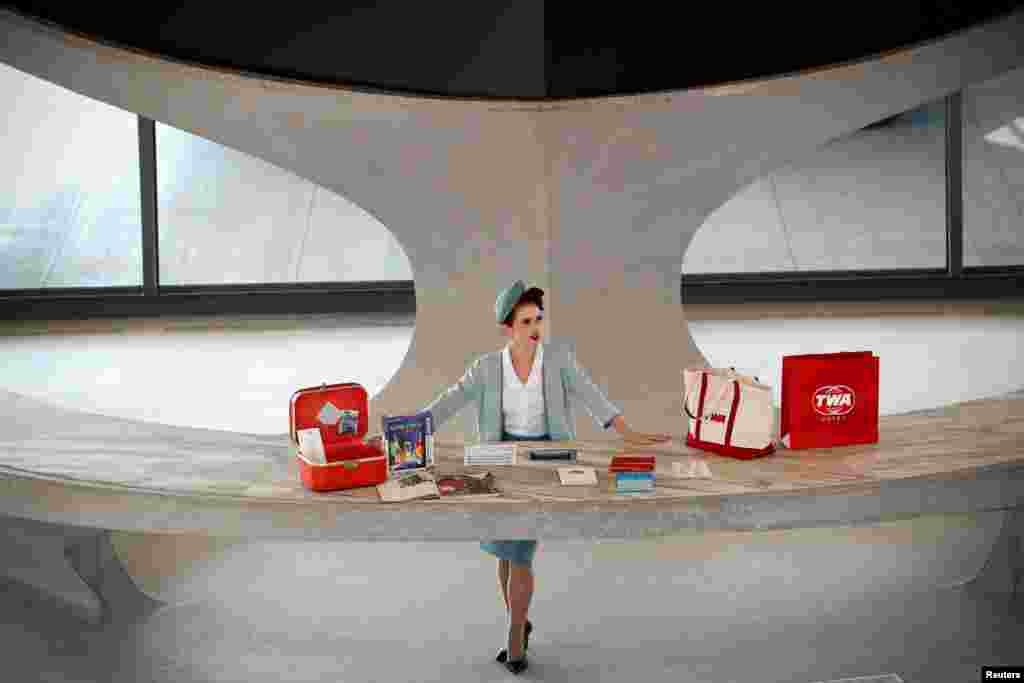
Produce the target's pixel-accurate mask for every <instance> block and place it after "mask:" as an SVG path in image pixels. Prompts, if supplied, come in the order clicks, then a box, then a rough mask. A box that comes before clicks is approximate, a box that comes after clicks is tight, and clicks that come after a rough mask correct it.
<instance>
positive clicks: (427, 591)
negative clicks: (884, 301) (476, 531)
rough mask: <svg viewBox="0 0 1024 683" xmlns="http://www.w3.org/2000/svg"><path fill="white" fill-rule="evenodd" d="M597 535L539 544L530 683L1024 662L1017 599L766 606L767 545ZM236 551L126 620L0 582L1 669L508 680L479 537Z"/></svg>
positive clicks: (961, 675)
mask: <svg viewBox="0 0 1024 683" xmlns="http://www.w3.org/2000/svg"><path fill="white" fill-rule="evenodd" d="M594 547H595V546H587V545H568V544H562V545H555V544H546V545H544V546H542V549H541V550H540V551H539V553H538V557H537V565H536V571H537V576H538V580H537V592H536V595H535V600H534V606H533V609H532V610H531V620H532V621H533V622H534V624H535V631H534V634H533V637H532V638H531V642H530V662H531V668H530V669H529V670H528V671H527V672H526V674H524V678H526V679H527V680H544V681H644V683H648V682H650V683H657V682H659V681H665V682H669V681H671V682H672V683H691V682H694V683H696V682H698V681H699V682H702V683H725V682H730V681H735V682H737V683H740V682H743V683H775V682H778V683H782V682H787V683H790V682H792V683H812V682H817V681H826V680H834V679H838V678H852V677H859V676H869V675H880V674H896V675H897V676H898V677H899V679H890V681H891V680H902V681H906V682H907V683H933V682H950V683H953V682H967V681H976V680H978V674H979V671H980V668H981V666H983V665H1014V664H1020V663H1021V661H1022V660H1021V656H1020V654H1019V652H1020V643H1021V642H1024V639H1022V637H1024V623H1022V622H1024V619H1022V616H1021V615H1022V610H1021V609H1020V608H1019V606H1018V609H1017V611H1016V613H1015V614H1014V612H1012V611H1011V606H1012V605H1011V603H1010V602H1008V600H1007V599H1006V598H1005V597H1003V598H986V597H972V596H971V595H969V594H968V592H967V591H965V590H964V589H962V588H946V589H929V590H923V591H914V590H912V589H911V588H910V587H909V586H908V585H905V584H902V585H901V584H892V585H888V586H884V587H882V588H880V589H879V588H875V589H871V590H865V586H864V585H863V584H861V585H856V584H858V581H857V580H856V579H853V580H852V581H851V582H848V583H847V585H848V586H849V585H851V584H853V590H852V591H850V592H848V593H844V591H843V590H834V589H826V584H827V579H825V578H823V577H820V576H809V575H804V576H802V577H801V578H800V579H799V581H800V582H801V584H802V588H801V589H800V591H799V594H800V596H801V597H800V599H792V596H791V597H790V598H789V599H786V600H781V599H764V600H762V599H758V598H757V597H756V593H757V591H756V588H757V584H758V583H761V580H759V578H758V577H759V576H765V577H766V578H767V580H768V583H770V584H774V583H777V582H778V580H779V577H776V576H772V575H771V574H770V572H771V570H772V569H777V568H778V566H779V563H778V562H773V559H772V557H773V556H772V554H771V553H768V552H761V553H758V552H756V551H754V552H752V553H750V554H747V555H745V556H744V557H743V558H732V559H722V560H710V561H707V562H705V563H703V564H702V565H701V567H700V568H699V569H697V574H698V576H695V575H694V574H693V568H692V567H690V568H683V567H680V566H679V565H677V564H676V563H672V562H651V561H649V560H643V559H636V560H630V559H624V558H614V557H609V556H601V554H600V553H598V552H594V550H593V549H594ZM773 552H776V553H777V551H773ZM354 553H358V555H354ZM242 554H243V555H245V557H246V559H248V560H249V561H259V562H261V563H263V566H264V573H263V574H262V575H261V576H260V577H259V578H258V579H256V580H254V581H253V582H251V583H249V584H247V585H244V586H239V585H236V586H235V587H234V588H233V589H231V590H228V591H226V592H225V593H224V594H222V595H221V596H220V598H219V599H214V600H204V601H196V602H185V603H184V604H182V605H180V606H177V607H174V608H167V609H165V610H163V611H160V612H157V613H155V614H153V615H151V616H150V617H149V618H148V619H146V620H145V621H142V622H141V623H137V624H128V625H122V626H107V627H85V628H82V627H81V626H80V625H79V624H77V623H75V622H73V621H72V620H71V619H70V617H68V615H67V613H66V612H63V611H61V610H60V609H58V608H56V607H55V606H54V605H52V604H49V603H47V602H46V600H44V599H41V598H39V597H37V596H35V594H33V593H32V592H31V591H29V590H27V589H22V588H19V587H16V586H13V585H11V584H7V585H3V586H2V587H0V642H3V643H4V651H5V652H6V653H7V656H6V657H5V668H6V670H7V673H6V674H5V676H4V680H8V681H12V682H18V683H20V682H21V681H26V682H27V681H60V682H65V681H67V682H75V683H78V682H82V683H85V682H89V683H92V682H94V681H95V682H97V683H98V682H101V681H102V682H104V683H106V682H108V681H109V682H111V683H115V682H117V683H120V682H122V681H123V682H125V683H127V682H131V683H135V682H136V681H153V682H154V683H156V682H160V683H162V682H164V681H166V682H168V683H170V682H174V683H181V682H184V681H203V682H207V681H210V682H213V681H216V682H221V681H248V682H251V683H262V682H267V683H270V682H273V683H279V682H281V681H289V682H291V681H295V682H299V681H302V682H307V681H308V682H312V681H414V680H415V681H420V680H422V681H441V680H443V681H446V682H448V683H458V682H460V681H467V682H468V681H481V680H484V681H488V680H494V681H498V680H515V678H514V677H513V676H512V675H511V674H509V673H507V672H506V671H505V670H504V669H503V668H500V667H499V666H498V665H497V664H496V663H495V662H494V661H493V659H492V658H493V655H494V652H496V651H497V649H498V648H499V647H500V646H501V642H502V637H503V628H504V620H503V610H502V607H501V604H500V598H499V597H498V594H497V587H496V585H495V579H494V571H493V562H492V561H491V560H490V558H489V557H485V556H483V554H482V553H481V552H480V551H479V549H478V548H476V546H475V545H474V544H447V543H446V544H441V543H438V544H405V545H394V544H370V545H349V546H341V545H338V544H323V545H319V546H314V545H310V544H306V545H303V546H294V545H288V544H272V545H266V546H261V547H260V548H257V549H248V550H245V551H243V553H242ZM346 556H347V557H346ZM241 560H242V557H235V558H234V559H233V560H232V561H241ZM742 562H745V563H746V577H747V578H746V581H745V582H743V581H742V580H741V581H739V582H737V580H736V577H735V576H733V577H731V578H730V577H729V576H728V575H729V574H735V573H736V571H737V569H738V568H739V567H740V563H742ZM346 565H347V566H346ZM730 567H731V569H730ZM794 578H795V577H794ZM765 597H766V598H767V597H768V596H765ZM1019 599H1024V598H1019ZM12 673H14V674H15V675H13V676H12V675H11V674H12ZM890 681H887V682H886V683H890Z"/></svg>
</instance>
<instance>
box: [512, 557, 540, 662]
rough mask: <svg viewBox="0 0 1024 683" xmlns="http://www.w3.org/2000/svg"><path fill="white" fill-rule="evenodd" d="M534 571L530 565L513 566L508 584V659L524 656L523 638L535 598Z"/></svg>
mask: <svg viewBox="0 0 1024 683" xmlns="http://www.w3.org/2000/svg"><path fill="white" fill-rule="evenodd" d="M533 585H534V584H533V569H532V568H531V567H530V565H528V564H512V565H511V567H510V569H509V582H508V605H509V610H508V612H509V627H508V658H509V659H520V658H522V656H523V637H524V633H525V628H526V617H527V614H528V613H529V611H530V600H531V599H532V598H533Z"/></svg>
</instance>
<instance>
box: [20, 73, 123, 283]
mask: <svg viewBox="0 0 1024 683" xmlns="http://www.w3.org/2000/svg"><path fill="white" fill-rule="evenodd" d="M0 92H3V93H5V96H6V98H7V100H6V101H7V102H8V104H9V106H6V107H4V113H3V114H2V115H0V116H2V118H3V119H4V125H3V126H2V127H0V148H2V149H3V163H0V289H38V288H46V287H114V286H129V287H138V286H141V285H142V211H141V207H140V198H139V134H138V118H137V117H136V115H135V114H132V113H130V112H126V111H122V110H120V109H116V108H114V107H111V106H109V105H107V104H103V103H102V102H97V101H95V100H91V99H89V98H87V97H82V96H81V95H78V94H76V93H73V92H71V91H70V90H66V89H64V88H61V87H59V86H56V85H54V84H52V83H49V82H47V81H44V80H42V79H39V78H36V77H35V76H30V75H28V74H25V73H23V72H21V71H17V70H16V69H13V68H11V67H9V66H7V65H6V64H0Z"/></svg>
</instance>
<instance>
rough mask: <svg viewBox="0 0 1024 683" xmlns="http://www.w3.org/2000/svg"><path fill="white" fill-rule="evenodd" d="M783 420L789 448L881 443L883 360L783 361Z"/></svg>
mask: <svg viewBox="0 0 1024 683" xmlns="http://www.w3.org/2000/svg"><path fill="white" fill-rule="evenodd" d="M779 419H780V425H779V432H780V436H781V437H782V443H783V444H785V445H786V446H787V447H788V448H828V447H830V446H849V445H852V444H864V443H878V356H875V355H872V353H871V352H870V351H856V352H843V353H821V354H810V355H803V356H783V357H782V407H781V416H780V418H779Z"/></svg>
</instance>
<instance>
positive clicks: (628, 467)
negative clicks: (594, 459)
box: [608, 455, 654, 494]
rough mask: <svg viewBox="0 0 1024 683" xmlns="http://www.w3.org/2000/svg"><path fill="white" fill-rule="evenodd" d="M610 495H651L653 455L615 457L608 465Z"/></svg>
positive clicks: (652, 487)
mask: <svg viewBox="0 0 1024 683" xmlns="http://www.w3.org/2000/svg"><path fill="white" fill-rule="evenodd" d="M608 491H609V492H610V493H624V494H634V493H651V492H653V491H654V456H653V455H616V456H614V457H613V458H612V461H611V463H610V464H609V465H608Z"/></svg>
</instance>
